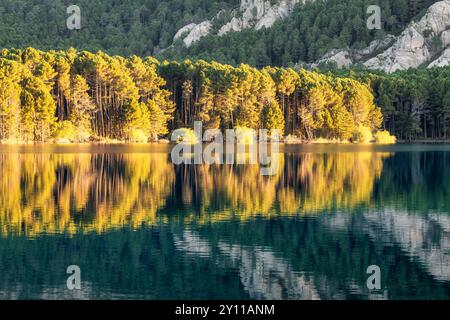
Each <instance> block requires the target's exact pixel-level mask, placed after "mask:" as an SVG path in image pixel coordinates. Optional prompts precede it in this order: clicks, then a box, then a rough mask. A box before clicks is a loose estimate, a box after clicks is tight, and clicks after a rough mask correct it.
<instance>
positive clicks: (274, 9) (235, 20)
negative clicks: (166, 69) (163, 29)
mask: <svg viewBox="0 0 450 320" xmlns="http://www.w3.org/2000/svg"><path fill="white" fill-rule="evenodd" d="M273 2H274V1H266V0H241V4H240V6H239V8H236V9H235V10H233V11H232V13H231V16H232V18H231V20H230V21H229V22H227V23H225V24H224V25H223V26H221V27H220V28H219V29H218V31H216V34H217V35H219V36H222V35H224V34H227V33H228V32H230V31H242V30H244V29H249V28H253V29H255V30H260V29H262V28H270V27H271V26H272V25H273V24H274V23H275V22H276V21H278V20H280V19H284V18H286V17H288V16H289V15H290V14H291V13H292V11H293V10H294V7H295V5H296V4H298V3H300V2H303V0H278V1H275V3H273ZM221 14H222V12H219V13H218V14H217V15H216V16H215V17H213V18H212V19H211V20H206V21H203V22H201V23H198V24H196V23H191V24H189V25H187V26H184V27H183V28H181V29H180V30H179V31H178V32H177V33H176V35H175V37H174V41H176V40H179V39H182V40H183V42H184V44H185V45H186V46H187V47H189V46H191V45H192V44H193V43H194V42H196V41H198V40H199V39H200V38H202V37H204V36H206V35H208V34H210V33H212V32H213V30H212V26H213V22H214V20H216V19H218V18H219V17H220V15H221Z"/></svg>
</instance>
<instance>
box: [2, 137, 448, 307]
mask: <svg viewBox="0 0 450 320" xmlns="http://www.w3.org/2000/svg"><path fill="white" fill-rule="evenodd" d="M279 161H280V165H279V168H278V170H277V172H276V173H275V174H274V175H272V176H262V175H261V174H260V170H259V166H258V165H249V164H247V165H206V164H203V165H174V164H173V163H172V162H171V158H170V146H168V145H157V146H152V145H133V146H131V145H68V146H57V145H47V146H33V145H25V146H5V145H0V164H1V175H0V299H295V300H309V299H450V146H447V145H396V146H370V145H368V146H356V145H342V146H338V145H308V146H284V147H282V148H281V152H280V154H279ZM70 265H77V266H79V267H80V270H81V290H74V291H71V290H68V288H67V285H66V281H67V278H68V277H69V276H70V274H67V273H66V270H67V267H68V266H70ZM371 265H376V266H379V268H380V272H381V273H380V275H381V289H379V290H369V289H368V287H367V285H366V281H367V279H368V277H369V276H370V274H368V273H367V268H368V267H369V266H371Z"/></svg>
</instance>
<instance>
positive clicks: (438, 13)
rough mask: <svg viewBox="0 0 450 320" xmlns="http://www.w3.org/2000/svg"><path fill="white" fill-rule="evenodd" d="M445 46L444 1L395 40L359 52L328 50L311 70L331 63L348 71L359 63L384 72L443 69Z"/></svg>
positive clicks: (448, 6)
mask: <svg viewBox="0 0 450 320" xmlns="http://www.w3.org/2000/svg"><path fill="white" fill-rule="evenodd" d="M449 46H450V0H444V1H440V2H436V3H435V4H433V5H432V6H431V7H430V8H429V9H428V10H427V12H426V14H425V15H424V16H423V17H422V18H421V19H420V21H419V22H414V21H413V22H411V23H410V25H409V26H408V27H407V28H406V29H405V30H404V31H403V32H402V33H401V34H400V35H399V36H398V37H393V36H388V37H386V38H385V39H383V40H377V41H374V42H372V43H371V44H370V46H369V47H368V48H365V49H363V50H350V49H340V50H332V51H330V52H328V53H327V54H326V55H325V56H324V57H322V58H321V59H320V60H319V61H317V62H316V63H315V64H313V65H312V67H316V66H318V65H320V64H334V65H335V66H337V67H338V68H348V67H350V66H352V65H354V64H355V63H361V64H363V65H364V66H365V67H366V68H368V69H371V70H381V71H385V72H388V73H391V72H395V71H397V70H407V69H410V68H418V67H421V66H427V67H428V68H432V67H443V66H446V65H449V64H450V47H449ZM380 50H381V52H380Z"/></svg>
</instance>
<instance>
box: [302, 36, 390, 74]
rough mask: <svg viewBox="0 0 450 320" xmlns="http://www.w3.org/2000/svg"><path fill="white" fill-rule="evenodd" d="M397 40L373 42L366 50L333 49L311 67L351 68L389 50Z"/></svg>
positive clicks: (387, 37)
mask: <svg viewBox="0 0 450 320" xmlns="http://www.w3.org/2000/svg"><path fill="white" fill-rule="evenodd" d="M395 40H396V37H395V36H393V35H387V36H386V37H385V38H383V39H379V40H374V41H372V42H371V43H370V44H369V46H368V47H367V48H364V49H360V50H356V49H349V48H346V49H333V50H331V51H329V52H328V53H327V54H325V55H324V56H323V57H322V58H320V59H319V60H318V61H317V62H316V63H313V64H312V65H310V67H312V68H315V67H318V66H320V65H333V66H335V67H337V68H339V69H342V68H349V67H351V66H352V65H353V64H355V63H357V62H361V61H364V60H367V59H369V58H370V57H373V56H374V55H376V54H377V53H379V52H380V51H383V50H385V49H387V48H388V47H389V46H391V45H392V44H393V43H394V41H395Z"/></svg>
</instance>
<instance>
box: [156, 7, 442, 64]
mask: <svg viewBox="0 0 450 320" xmlns="http://www.w3.org/2000/svg"><path fill="white" fill-rule="evenodd" d="M281 2H282V1H275V3H276V4H280V3H281ZM435 2H437V0H395V1H394V0H378V1H375V3H374V1H373V0H350V1H349V0H314V1H305V3H303V1H301V2H299V3H298V4H297V5H296V6H295V7H294V9H293V12H292V13H291V14H290V15H289V16H288V17H285V18H284V19H278V20H277V21H275V22H274V23H273V24H272V25H271V27H270V28H260V29H259V30H257V27H250V28H241V29H238V30H241V31H238V32H232V31H230V32H228V33H227V34H225V35H223V34H220V35H219V32H218V31H219V30H220V26H219V28H218V29H217V30H216V32H214V30H213V31H212V32H206V33H205V34H203V35H202V37H200V38H198V39H196V41H194V42H195V43H192V42H191V43H190V46H188V47H187V46H186V43H183V42H180V43H178V44H177V45H176V46H175V47H172V48H171V49H170V50H168V51H165V52H164V54H163V55H162V57H165V58H172V59H183V58H185V57H192V58H202V59H205V60H218V61H220V62H224V63H231V64H239V63H242V62H244V63H249V64H251V65H255V66H259V67H262V66H264V65H276V66H280V65H282V66H286V65H290V64H295V63H298V62H307V63H312V62H315V61H317V59H319V58H320V57H322V56H323V55H324V54H325V53H327V52H328V51H329V50H330V49H339V48H346V47H348V48H351V49H362V48H365V47H367V46H368V45H369V44H370V43H371V42H372V41H374V40H377V39H383V38H384V37H385V36H386V35H387V34H392V35H400V34H401V32H402V31H403V30H404V29H405V28H406V27H407V25H408V24H409V23H410V22H411V20H412V19H413V18H417V17H420V16H422V15H423V14H424V12H425V10H426V9H427V8H428V7H429V6H430V5H431V4H433V3H435ZM373 4H378V5H379V6H380V7H381V10H382V24H383V25H382V30H368V29H367V27H366V20H367V18H368V14H367V13H366V11H367V8H368V6H370V5H373Z"/></svg>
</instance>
